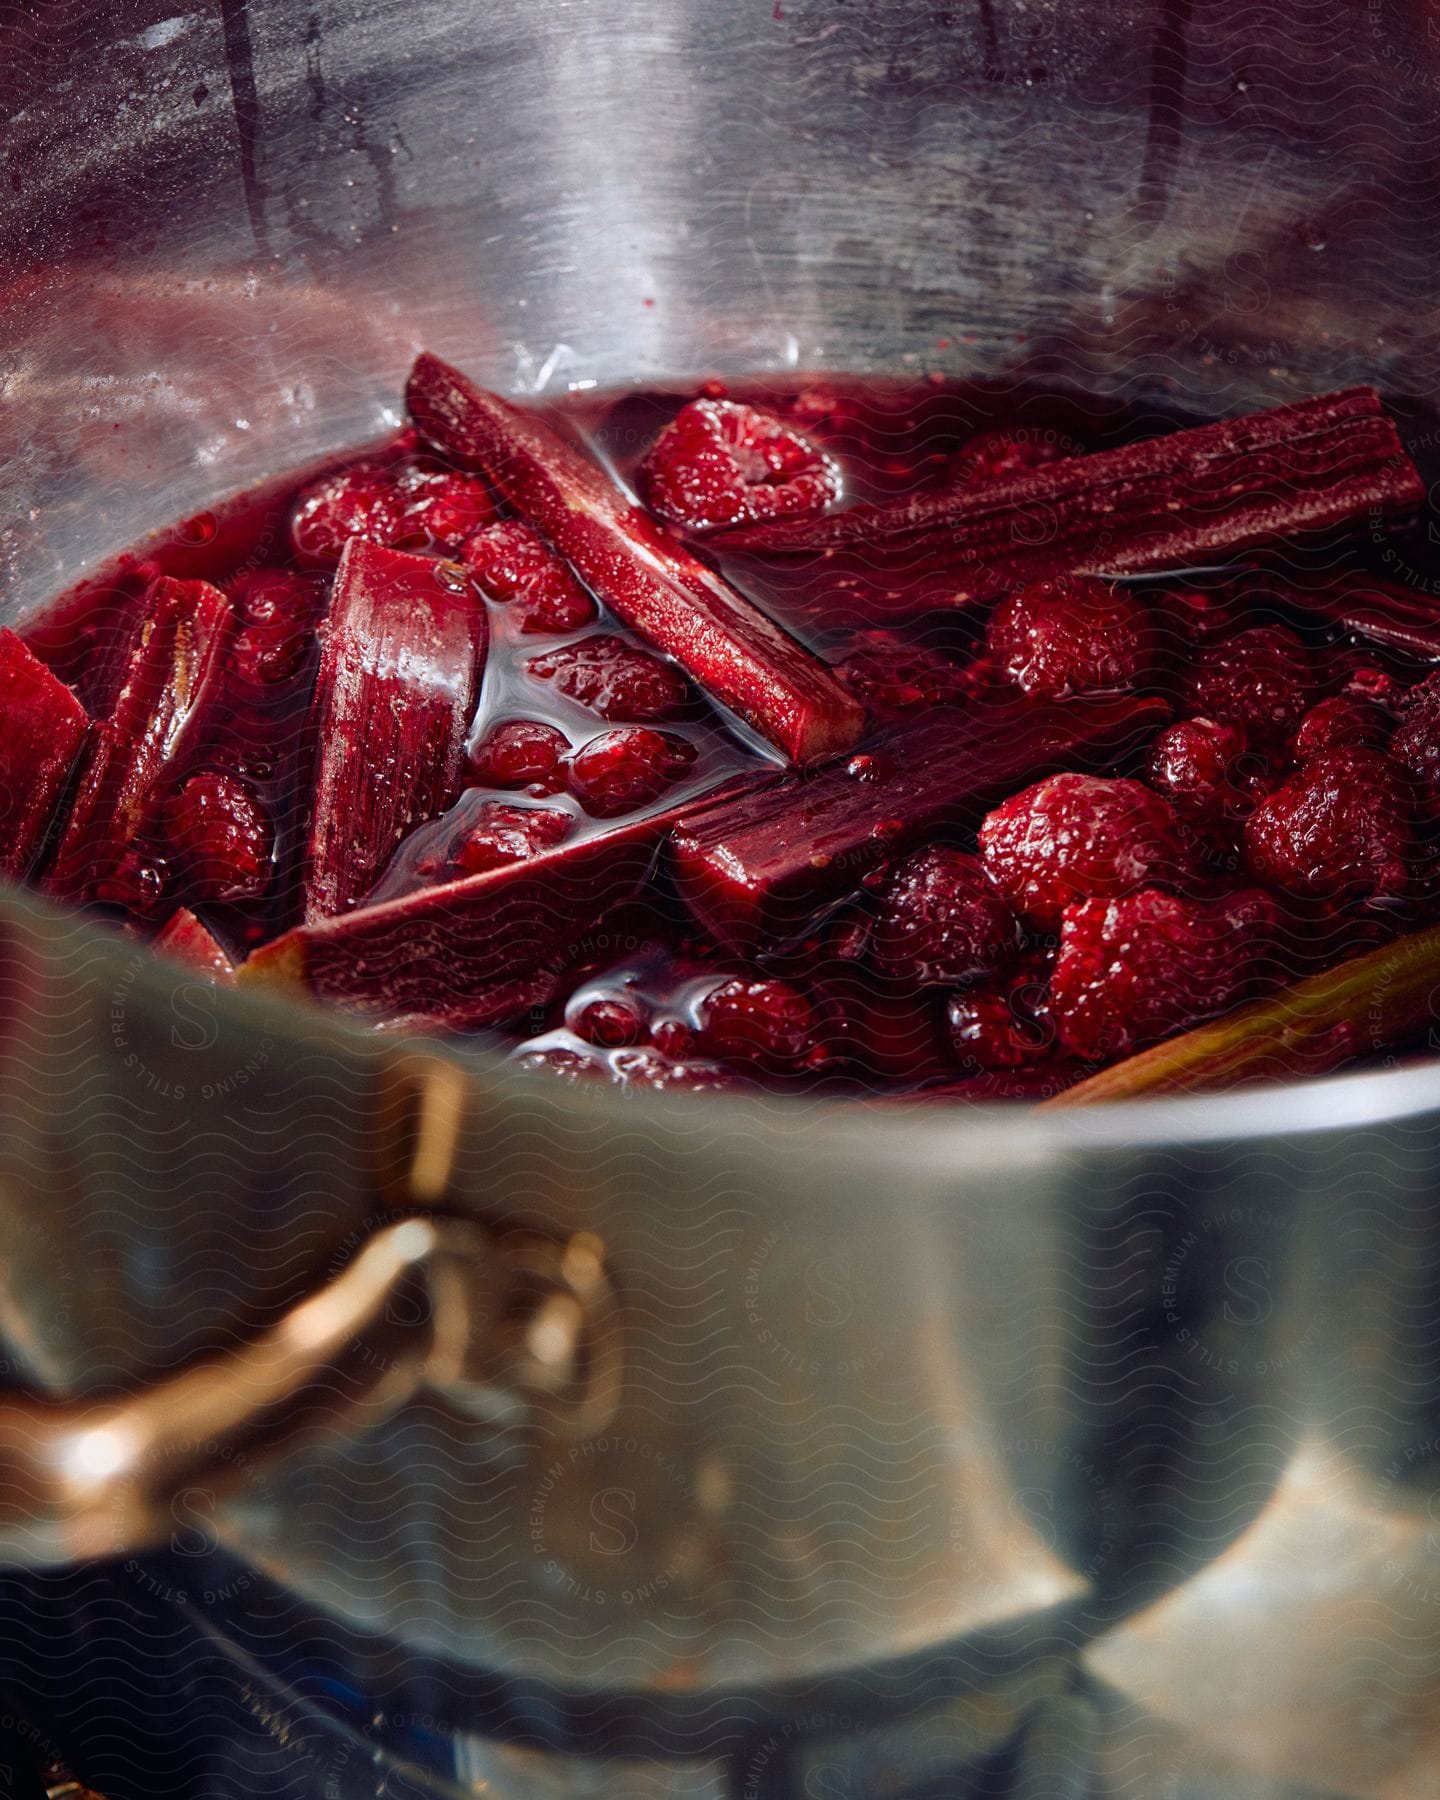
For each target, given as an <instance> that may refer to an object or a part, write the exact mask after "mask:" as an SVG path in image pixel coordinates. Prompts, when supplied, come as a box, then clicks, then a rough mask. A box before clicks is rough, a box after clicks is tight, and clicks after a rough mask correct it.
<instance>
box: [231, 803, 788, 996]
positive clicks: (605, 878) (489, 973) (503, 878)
mask: <svg viewBox="0 0 1440 1800" xmlns="http://www.w3.org/2000/svg"><path fill="white" fill-rule="evenodd" d="M753 779H754V778H753V777H748V778H747V777H742V778H740V781H741V782H742V783H743V784H745V785H749V783H751V782H753ZM735 791H737V789H736V784H734V783H727V784H726V786H725V788H724V789H722V790H718V791H717V795H716V800H715V803H717V804H724V803H725V801H726V800H728V798H729V796H730V795H731V794H732V793H733V792H735ZM694 807H695V803H694V802H691V803H690V807H689V808H688V809H687V810H694ZM701 811H702V812H703V804H702V807H701ZM677 813H678V809H675V810H671V811H670V812H665V813H656V814H653V815H652V816H651V817H649V818H646V819H641V820H639V821H637V822H636V823H634V824H627V825H622V826H619V827H618V828H617V829H615V830H613V831H607V832H604V833H602V834H600V835H598V836H596V837H591V838H586V839H582V840H581V841H580V842H578V843H574V844H562V845H560V846H559V847H558V848H556V849H553V850H548V851H542V852H540V853H539V854H538V855H535V856H532V857H529V858H527V859H525V860H523V861H519V862H513V863H510V864H507V865H506V866H505V867H503V868H496V869H491V870H487V871H486V872H485V873H483V874H480V875H471V876H466V877H463V878H461V879H460V880H456V881H447V882H443V883H441V884H440V885H438V886H436V887H429V888H421V889H418V890H417V891H416V892H414V893H409V894H404V895H402V896H400V897H399V898H398V899H395V900H385V901H381V902H379V903H378V904H376V905H373V906H362V907H357V908H356V909H354V910H353V911H351V912H348V913H344V914H342V915H341V916H340V917H339V918H332V919H323V920H318V921H316V922H314V923H310V924H305V925H300V926H297V927H296V928H295V929H294V930H293V931H289V932H287V933H286V934H285V935H284V936H283V937H280V938H277V939H276V940H275V941H274V942H273V943H270V944H266V945H265V946H264V947H263V948H262V949H260V950H257V951H256V952H255V953H254V954H253V955H252V956H251V957H250V958H249V960H248V961H247V962H246V963H245V964H244V965H243V967H242V969H241V980H242V981H245V982H250V981H264V982H278V983H280V984H282V985H289V986H298V987H301V988H303V989H306V990H308V991H309V992H310V993H312V994H316V995H319V996H321V997H323V998H325V999H328V1000H333V1001H337V1002H339V1003H341V1004H343V1005H346V1006H348V1007H351V1008H354V1009H356V1010H358V1011H361V1012H366V1013H373V1014H381V1015H396V1016H399V1017H402V1018H408V1019H428V1020H430V1021H432V1022H434V1023H436V1024H440V1025H444V1026H447V1027H449V1028H451V1029H455V1030H473V1029H478V1028H481V1027H484V1026H488V1025H497V1024H500V1023H502V1022H503V1021H504V1020H506V1019H509V1018H513V1017H514V1016H515V1015H516V1013H518V1012H523V1011H524V1010H525V1009H526V1008H527V1007H528V1006H530V1005H532V1004H535V1003H536V1000H537V997H538V998H548V997H549V995H550V994H552V993H553V992H554V991H555V989H556V986H557V984H558V982H559V980H560V979H561V977H562V976H563V974H564V971H565V969H566V967H567V966H568V964H569V962H570V961H571V960H572V959H573V953H574V945H575V940H576V938H577V937H578V936H580V935H581V934H583V933H584V932H586V931H588V930H590V929H591V927H592V926H594V925H596V924H597V923H598V922H599V921H600V919H601V918H603V917H604V916H605V914H606V913H608V912H610V911H611V910H612V909H613V908H614V907H616V906H619V905H621V904H622V903H623V902H624V901H626V900H628V899H630V898H631V896H632V895H634V894H635V893H636V892H638V890H639V889H640V888H641V886H642V885H643V884H644V882H645V879H646V877H647V876H648V875H649V873H650V870H651V868H652V866H653V864H654V861H655V855H656V851H657V850H658V848H659V845H660V843H661V842H662V840H663V839H664V837H665V835H666V833H667V832H668V831H669V829H670V828H671V826H672V825H673V824H674V822H675V819H676V817H677Z"/></svg>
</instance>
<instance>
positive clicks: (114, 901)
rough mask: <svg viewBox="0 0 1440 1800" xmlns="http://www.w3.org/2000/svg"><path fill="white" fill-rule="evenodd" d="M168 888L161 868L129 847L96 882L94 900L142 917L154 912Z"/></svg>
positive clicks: (151, 859) (152, 859)
mask: <svg viewBox="0 0 1440 1800" xmlns="http://www.w3.org/2000/svg"><path fill="white" fill-rule="evenodd" d="M167 888H168V883H167V881H166V879H165V871H164V870H163V869H162V868H161V867H160V865H159V864H158V863H157V862H156V861H155V860H154V858H153V857H149V856H146V855H145V854H144V853H143V852H141V851H139V850H136V849H134V848H133V847H132V848H131V849H129V850H126V851H125V852H124V853H123V854H122V855H121V856H120V858H119V859H118V861H117V862H116V863H115V866H114V867H113V868H112V869H110V870H108V871H107V872H106V873H105V874H103V875H102V876H101V877H100V879H99V880H98V881H97V882H96V884H95V898H96V899H97V900H103V901H105V902H106V904H107V905H110V906H123V907H125V908H126V909H127V910H128V911H129V912H133V913H139V914H141V915H142V916H143V915H144V914H146V913H149V912H153V911H154V909H155V908H156V907H157V906H158V905H159V904H160V902H161V901H162V900H163V899H164V898H165V895H166V891H167ZM198 897H199V896H197V898H198Z"/></svg>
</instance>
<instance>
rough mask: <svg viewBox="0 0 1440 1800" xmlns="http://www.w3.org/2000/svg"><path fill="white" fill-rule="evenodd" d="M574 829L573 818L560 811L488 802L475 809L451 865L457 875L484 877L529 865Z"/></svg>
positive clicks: (452, 851) (457, 845)
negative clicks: (490, 872)
mask: <svg viewBox="0 0 1440 1800" xmlns="http://www.w3.org/2000/svg"><path fill="white" fill-rule="evenodd" d="M574 827H575V820H574V818H573V817H572V816H571V815H570V814H569V813H567V812H561V811H560V810H559V808H558V807H553V806H507V805H506V804H505V802H504V801H503V800H486V801H483V802H482V803H481V804H480V805H479V806H477V807H476V809H475V812H474V814H473V815H472V817H471V818H470V820H469V821H468V822H467V824H466V827H465V831H464V835H463V836H462V837H461V838H460V839H459V841H458V842H457V843H456V845H455V847H454V848H453V849H452V850H451V852H450V865H451V867H452V868H453V869H454V871H455V873H456V874H457V875H483V874H484V873H485V872H486V871H487V870H489V869H503V868H504V867H505V866H506V865H507V864H509V863H518V862H528V861H529V859H530V858H531V857H532V856H538V855H539V854H540V852H541V851H542V850H552V849H553V848H554V847H555V845H556V844H559V843H562V842H563V841H564V840H565V839H566V838H567V837H568V836H569V835H570V833H571V831H573V830H574Z"/></svg>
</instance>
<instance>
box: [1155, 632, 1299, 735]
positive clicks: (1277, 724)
mask: <svg viewBox="0 0 1440 1800" xmlns="http://www.w3.org/2000/svg"><path fill="white" fill-rule="evenodd" d="M1320 686H1321V677H1320V672H1319V670H1318V668H1317V666H1316V664H1315V661H1314V659H1313V658H1312V657H1311V655H1310V653H1309V651H1308V650H1307V649H1306V648H1305V646H1304V644H1303V643H1302V642H1301V641H1300V639H1299V638H1298V637H1297V636H1296V634H1295V633H1294V632H1293V631H1291V630H1289V629H1288V628H1287V627H1286V626H1284V625H1256V626H1252V627H1251V629H1250V630H1248V631H1241V632H1237V633H1236V635H1235V636H1234V637H1232V638H1226V639H1225V640H1224V641H1223V642H1221V643H1218V644H1215V645H1213V646H1212V647H1211V648H1210V649H1209V650H1208V651H1206V652H1205V653H1204V654H1203V655H1201V656H1200V657H1199V658H1198V659H1197V660H1196V661H1195V662H1194V663H1193V664H1192V665H1191V667H1190V669H1189V671H1188V672H1187V673H1186V675H1185V676H1184V678H1183V679H1182V681H1181V692H1182V695H1183V699H1184V703H1185V705H1186V706H1187V707H1189V708H1190V709H1191V710H1192V711H1194V712H1197V713H1203V714H1204V715H1205V716H1206V717H1207V718H1211V719H1230V720H1234V721H1235V722H1236V723H1238V724H1240V725H1244V726H1246V727H1247V728H1248V730H1249V731H1250V732H1251V733H1252V734H1253V735H1254V737H1255V738H1256V739H1258V740H1260V741H1265V740H1273V739H1275V738H1282V737H1285V736H1287V735H1288V734H1289V733H1290V732H1291V731H1293V730H1294V729H1295V727H1296V726H1297V725H1298V724H1299V723H1300V720H1301V719H1302V718H1303V717H1304V715H1305V713H1306V712H1307V710H1308V709H1309V708H1310V706H1311V705H1312V704H1313V703H1314V702H1315V700H1316V699H1317V698H1318V697H1319V690H1320Z"/></svg>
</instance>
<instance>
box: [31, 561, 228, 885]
mask: <svg viewBox="0 0 1440 1800" xmlns="http://www.w3.org/2000/svg"><path fill="white" fill-rule="evenodd" d="M233 629H234V614H233V611H232V609H231V605H230V602H229V601H228V600H227V599H226V598H225V596H224V595H223V594H222V593H221V592H220V590H219V589H218V588H215V587H211V585H210V583H209V582H208V581H176V580H174V579H173V578H172V577H170V576H168V575H165V576H161V578H160V579H159V580H158V581H155V582H152V583H151V585H150V587H149V588H148V590H147V591H146V594H145V599H144V604H143V608H142V611H141V617H140V625H139V629H138V631H137V633H136V636H135V639H134V642H133V643H132V645H131V648H130V654H129V658H128V661H127V663H126V666H125V670H124V674H123V677H122V680H121V686H120V692H119V696H118V698H117V699H116V702H115V709H114V711H113V713H112V714H111V716H110V718H109V719H108V720H106V721H105V722H104V723H103V724H102V725H101V726H99V727H98V728H97V729H96V730H95V731H94V732H92V734H91V738H90V745H89V748H88V750H87V752H86V754H85V759H84V764H83V767H82V770H81V775H80V782H79V787H78V790H77V792H76V795H75V799H74V802H73V804H72V806H71V809H70V816H69V819H68V820H67V821H66V825H65V830H64V832H63V834H62V836H61V839H60V844H59V847H58V849H57V851H56V854H55V860H54V862H53V864H52V865H51V868H50V872H49V874H48V876H47V877H46V879H45V883H44V885H45V887H46V888H47V889H48V891H49V892H50V893H52V894H58V895H60V896H61V897H62V898H65V899H69V900H96V899H103V900H110V901H114V902H116V903H118V904H121V905H127V906H131V907H134V908H136V909H137V910H144V908H145V907H146V905H148V904H151V903H153V901H154V900H155V899H157V898H158V897H159V893H160V891H161V888H162V886H163V882H162V878H161V876H160V873H159V871H158V868H157V865H156V864H155V863H154V862H153V861H151V860H148V855H147V849H146V841H147V839H148V838H149V837H150V836H152V835H153V833H154V832H155V830H156V828H157V826H158V813H159V809H160V807H161V806H162V805H163V804H164V802H165V801H166V799H167V798H168V797H169V790H170V787H171V785H172V782H173V780H174V778H175V776H176V775H177V774H179V773H180V771H181V770H182V768H183V767H184V765H185V764H186V763H187V762H188V761H189V759H190V757H191V755H192V753H193V752H194V751H195V749H196V747H197V746H198V745H199V744H200V743H201V741H202V740H203V739H204V737H205V735H206V733H207V732H208V731H209V730H210V729H211V728H212V726H213V725H214V724H215V723H216V720H217V715H218V714H219V713H220V712H222V711H223V708H224V695H225V685H226V683H225V657H226V651H227V648H228V645H229V643H230V639H231V636H232V632H233Z"/></svg>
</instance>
